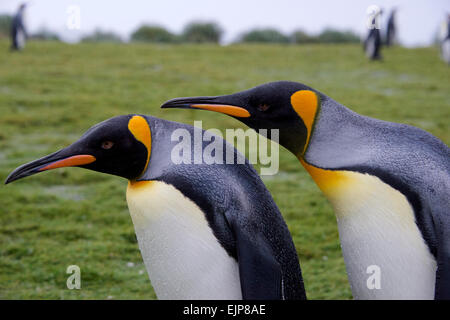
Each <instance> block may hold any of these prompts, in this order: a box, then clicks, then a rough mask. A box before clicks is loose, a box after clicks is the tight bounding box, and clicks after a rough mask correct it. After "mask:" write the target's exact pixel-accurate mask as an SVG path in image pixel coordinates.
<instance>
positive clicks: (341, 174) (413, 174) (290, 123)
mask: <svg viewBox="0 0 450 320" xmlns="http://www.w3.org/2000/svg"><path fill="white" fill-rule="evenodd" d="M202 104H203V105H206V104H208V105H211V106H214V105H220V106H221V110H224V109H225V108H226V107H225V106H226V105H230V106H233V107H234V108H238V107H239V108H243V109H244V110H245V111H246V112H247V113H249V116H247V117H235V118H237V119H238V120H240V121H242V122H243V123H245V124H247V125H248V126H250V127H252V128H254V129H267V128H270V129H273V128H279V130H280V134H279V136H280V144H281V145H283V146H284V147H286V148H287V149H288V150H290V151H291V152H292V153H294V154H295V155H296V156H297V157H298V158H299V160H300V162H301V163H302V165H303V166H304V167H305V169H306V170H307V171H308V172H309V173H310V174H311V176H312V178H313V179H314V181H315V182H316V184H317V185H318V186H319V188H320V189H321V190H322V192H323V193H324V194H325V196H326V197H327V198H328V199H329V201H330V202H331V204H332V205H333V207H334V210H335V213H336V217H337V220H338V227H339V236H340V240H341V246H342V251H343V255H344V259H345V263H346V267H347V272H348V276H349V281H350V284H351V287H352V292H353V295H354V297H355V298H359V299H432V298H437V299H449V298H450V215H449V210H450V197H449V194H450V149H449V148H448V147H447V146H446V145H445V144H444V143H443V142H441V141H440V140H439V139H437V138H435V137H434V136H432V135H431V134H429V133H427V132H425V131H423V130H421V129H418V128H415V127H412V126H408V125H403V124H396V123H390V122H386V121H381V120H377V119H372V118H368V117H365V116H361V115H359V114H357V113H355V112H353V111H351V110H349V109H348V108H346V107H344V106H343V105H341V104H339V103H337V102H336V101H334V100H332V99H331V98H329V97H327V96H326V95H324V94H322V93H320V92H318V91H316V90H314V89H312V88H310V87H307V86H305V85H302V84H299V83H295V82H288V81H280V82H273V83H268V84H265V85H261V86H258V87H255V88H253V89H250V90H247V91H243V92H240V93H236V94H232V95H227V96H218V97H198V98H179V99H173V100H171V101H169V102H167V103H166V104H164V105H163V107H182V108H198V107H197V106H199V105H202ZM261 105H265V108H260V107H259V106H261ZM202 108H203V109H204V108H205V107H204V106H203V107H202ZM211 109H213V108H212V107H210V110H211ZM372 266H376V267H379V270H380V272H381V273H380V275H381V287H380V288H372V287H370V286H369V285H368V283H367V280H368V278H369V277H370V274H368V270H370V268H371V267H372Z"/></svg>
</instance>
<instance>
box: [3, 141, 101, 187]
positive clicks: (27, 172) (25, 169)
mask: <svg viewBox="0 0 450 320" xmlns="http://www.w3.org/2000/svg"><path fill="white" fill-rule="evenodd" d="M71 149H73V147H72V146H69V147H67V148H65V149H62V150H60V151H57V152H55V153H52V154H50V155H48V156H45V157H43V158H40V159H38V160H35V161H32V162H29V163H27V164H24V165H22V166H20V167H18V168H17V169H16V170H14V171H13V172H11V173H10V174H9V176H8V177H7V178H6V181H5V184H8V183H10V182H13V181H16V180H19V179H22V178H25V177H28V176H31V175H33V174H36V173H39V172H42V171H47V170H51V169H56V168H62V167H76V166H82V165H85V164H89V163H92V162H94V161H95V160H96V158H95V157H94V156H92V155H88V154H74V152H73V150H71Z"/></svg>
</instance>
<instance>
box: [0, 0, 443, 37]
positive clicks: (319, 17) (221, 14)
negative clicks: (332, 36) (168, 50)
mask: <svg viewBox="0 0 450 320" xmlns="http://www.w3.org/2000/svg"><path fill="white" fill-rule="evenodd" d="M22 2H23V1H20V0H0V13H13V12H15V11H16V9H17V7H18V5H19V4H20V3H22ZM26 2H28V3H30V6H29V8H28V12H27V15H26V21H27V25H28V29H29V30H30V31H31V32H33V31H36V30H38V29H40V28H42V27H46V28H47V29H50V30H52V31H56V32H57V33H59V34H60V35H62V37H63V38H64V39H65V40H67V41H74V40H77V39H78V38H79V37H80V36H81V35H83V34H88V33H90V32H92V31H93V30H94V29H96V28H100V29H102V30H106V31H114V32H116V33H118V34H119V35H121V36H122V37H123V38H124V39H127V38H128V36H129V34H130V33H131V32H132V31H133V30H135V29H136V28H137V27H138V26H139V25H141V24H143V23H147V24H159V25H163V26H165V27H166V28H167V29H169V30H171V31H173V32H180V31H181V30H182V29H183V26H184V25H185V24H186V23H187V22H190V21H192V20H201V21H215V22H218V23H219V24H220V25H221V27H222V28H223V29H224V31H225V32H224V42H225V43H228V42H231V41H233V40H235V39H236V38H237V37H238V36H239V35H240V34H241V33H242V32H243V31H245V30H248V29H250V28H254V27H275V28H277V29H279V30H280V31H282V32H286V33H289V32H292V31H293V30H295V29H303V30H306V31H308V32H311V33H318V32H320V31H321V30H323V29H324V28H326V27H334V28H338V29H343V30H344V29H347V30H353V31H355V32H357V33H358V34H365V33H366V29H365V17H366V9H367V7H368V6H369V5H372V4H376V5H379V6H380V7H381V8H383V9H384V12H385V14H384V19H383V20H382V22H383V23H382V27H384V25H385V21H386V18H387V13H388V12H389V11H390V9H391V8H392V7H394V6H397V7H398V9H399V11H398V16H397V17H398V19H397V25H398V29H399V31H398V34H399V39H400V41H401V42H402V43H403V44H405V45H407V46H417V45H429V44H430V43H431V41H432V39H433V37H434V34H435V33H436V32H437V30H438V28H439V26H440V23H441V22H442V21H443V19H444V18H445V13H446V12H448V13H450V0H370V1H366V0H339V1H336V0H322V1H321V0H309V1H303V0H296V1H294V0H226V1H217V0H216V1H214V0H159V1H151V0H125V1H118V0H109V1H108V0H30V1H26ZM73 5H75V6H78V7H79V8H80V13H81V14H80V17H81V24H80V27H81V29H80V30H70V29H69V28H68V27H67V20H68V19H69V13H68V8H69V7H70V6H73Z"/></svg>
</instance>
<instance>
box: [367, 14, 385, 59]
mask: <svg viewBox="0 0 450 320" xmlns="http://www.w3.org/2000/svg"><path fill="white" fill-rule="evenodd" d="M381 13H382V10H381V9H380V8H379V7H378V6H375V5H373V6H370V7H369V8H368V9H367V14H368V18H367V19H368V20H367V28H368V29H369V33H368V34H367V38H366V40H365V41H364V52H365V54H366V57H367V58H369V59H370V60H380V59H381V52H380V51H381V36H380V18H381Z"/></svg>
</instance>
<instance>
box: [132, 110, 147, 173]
mask: <svg viewBox="0 0 450 320" xmlns="http://www.w3.org/2000/svg"><path fill="white" fill-rule="evenodd" d="M128 130H130V132H131V133H132V134H133V136H134V137H135V138H136V140H137V141H140V142H142V143H143V144H144V146H145V147H146V148H147V162H146V163H145V167H144V170H143V171H142V173H144V172H145V170H147V166H148V162H149V160H150V154H151V151H152V135H151V133H150V127H149V125H148V123H147V121H146V120H145V119H144V118H143V117H141V116H133V117H132V118H131V119H130V121H129V122H128Z"/></svg>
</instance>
